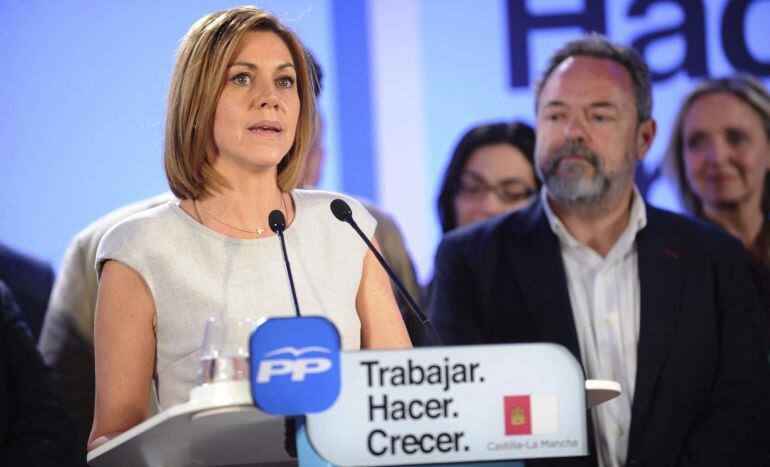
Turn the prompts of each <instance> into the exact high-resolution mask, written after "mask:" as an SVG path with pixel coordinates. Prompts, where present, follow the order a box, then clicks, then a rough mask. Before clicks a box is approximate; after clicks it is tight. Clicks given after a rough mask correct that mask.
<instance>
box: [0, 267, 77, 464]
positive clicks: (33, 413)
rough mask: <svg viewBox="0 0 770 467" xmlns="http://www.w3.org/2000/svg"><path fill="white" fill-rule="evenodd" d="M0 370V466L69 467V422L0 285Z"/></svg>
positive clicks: (71, 435) (71, 451)
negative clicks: (0, 366) (0, 368)
mask: <svg viewBox="0 0 770 467" xmlns="http://www.w3.org/2000/svg"><path fill="white" fill-rule="evenodd" d="M0 365H2V371H0V465H3V466H9V467H11V466H59V465H61V466H67V467H69V466H71V465H73V462H74V459H73V455H74V449H75V437H74V433H73V430H72V421H71V420H70V419H69V417H68V416H67V412H66V411H65V409H64V405H63V404H62V402H61V399H60V398H59V395H58V393H57V391H56V387H55V386H54V384H53V381H52V379H51V376H50V374H49V373H48V369H47V368H46V367H45V364H44V363H43V359H42V358H41V357H40V354H39V353H38V351H37V349H36V348H35V342H34V341H33V339H32V335H31V334H30V332H29V329H27V326H26V325H25V324H24V321H23V320H22V319H21V316H20V313H19V309H18V307H17V305H16V303H15V302H14V300H13V296H12V293H11V291H10V289H9V288H8V287H7V286H6V285H5V283H3V282H2V281H1V280H0Z"/></svg>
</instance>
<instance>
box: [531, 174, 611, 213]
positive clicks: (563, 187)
mask: <svg viewBox="0 0 770 467" xmlns="http://www.w3.org/2000/svg"><path fill="white" fill-rule="evenodd" d="M610 185H611V182H610V180H609V179H608V178H607V176H606V175H605V174H603V173H598V172H597V173H596V174H595V175H594V177H593V178H592V179H585V178H573V177H560V176H559V175H557V174H553V175H550V176H547V178H546V179H545V186H546V187H547V188H548V192H549V193H551V195H552V196H553V197H554V198H556V199H558V200H559V201H562V202H564V203H569V204H579V205H585V206H593V205H596V204H599V203H601V201H602V200H603V199H604V197H605V195H606V193H607V192H608V191H609V189H610Z"/></svg>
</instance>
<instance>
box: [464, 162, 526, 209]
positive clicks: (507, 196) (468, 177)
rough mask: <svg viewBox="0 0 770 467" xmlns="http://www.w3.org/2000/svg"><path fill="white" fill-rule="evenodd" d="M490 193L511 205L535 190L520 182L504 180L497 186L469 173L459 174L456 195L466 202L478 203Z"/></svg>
mask: <svg viewBox="0 0 770 467" xmlns="http://www.w3.org/2000/svg"><path fill="white" fill-rule="evenodd" d="M490 191H491V192H492V193H494V194H495V196H497V198H498V199H499V200H500V201H502V202H503V203H506V204H513V203H516V202H518V201H521V200H524V199H527V198H529V197H531V196H532V195H534V194H535V189H534V188H532V187H530V186H529V185H527V184H526V183H524V182H522V181H521V180H504V181H502V182H500V183H498V184H497V185H494V186H493V185H490V184H489V182H487V181H486V180H484V178H483V177H482V176H481V175H479V174H476V173H474V172H470V171H467V170H466V171H463V173H462V174H460V186H459V189H458V190H457V195H458V196H461V197H463V198H465V199H467V200H472V201H479V200H481V199H483V198H484V197H485V196H486V195H487V193H489V192H490Z"/></svg>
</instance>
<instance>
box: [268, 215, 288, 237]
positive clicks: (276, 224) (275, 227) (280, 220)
mask: <svg viewBox="0 0 770 467" xmlns="http://www.w3.org/2000/svg"><path fill="white" fill-rule="evenodd" d="M267 223H268V225H270V230H272V231H273V232H275V233H278V231H279V230H284V229H285V228H286V218H285V217H284V216H283V213H282V212H281V211H279V210H278V209H274V210H273V211H272V212H271V213H270V215H269V216H268V217H267Z"/></svg>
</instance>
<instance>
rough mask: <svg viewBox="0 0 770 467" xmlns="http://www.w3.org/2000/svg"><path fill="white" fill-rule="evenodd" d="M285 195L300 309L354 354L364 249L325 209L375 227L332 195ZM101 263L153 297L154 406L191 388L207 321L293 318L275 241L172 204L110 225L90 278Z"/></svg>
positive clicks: (370, 230) (367, 228) (175, 400)
mask: <svg viewBox="0 0 770 467" xmlns="http://www.w3.org/2000/svg"><path fill="white" fill-rule="evenodd" d="M291 196H292V198H293V200H294V205H295V207H296V213H295V217H294V220H293V222H292V224H291V225H290V226H289V227H288V228H287V229H286V232H285V238H286V249H287V251H288V256H289V261H290V263H291V269H292V273H293V276H294V283H295V287H296V290H297V296H298V300H299V305H300V310H301V311H302V313H303V315H308V316H309V315H321V316H325V317H326V318H328V319H329V320H331V321H332V322H333V323H334V324H335V325H336V326H337V328H338V329H339V331H340V335H341V338H342V347H343V349H346V350H351V349H358V348H359V347H360V345H361V341H360V330H361V324H360V321H359V319H358V314H357V311H356V303H355V302H356V295H357V292H358V286H359V283H360V281H361V272H362V269H363V259H364V256H365V254H366V252H367V248H366V245H365V244H364V242H363V241H362V240H361V239H360V238H359V237H358V235H357V234H356V233H355V232H354V231H353V229H352V228H351V227H350V226H349V225H347V224H346V223H344V222H341V221H339V220H337V219H336V218H335V217H334V216H333V215H332V213H331V211H330V209H329V203H330V202H331V201H332V200H333V199H335V198H342V199H344V200H345V201H347V203H348V204H349V205H350V206H351V208H352V210H353V218H354V219H355V220H356V222H357V223H358V224H359V226H360V227H361V229H362V230H363V231H364V233H365V234H366V235H367V237H369V238H372V237H373V235H374V230H375V227H376V221H375V220H374V218H373V217H372V216H371V215H369V213H368V212H367V211H366V210H365V209H364V208H363V207H362V206H361V205H360V204H359V203H358V202H357V201H355V200H353V199H352V198H350V197H347V196H343V195H340V194H337V193H331V192H324V191H309V190H294V191H293V192H291ZM107 260H116V261H120V262H121V263H123V264H125V265H127V266H129V267H131V268H132V269H134V270H135V271H136V272H137V273H138V274H139V275H140V276H141V277H142V278H143V279H144V281H145V282H146V283H147V285H148V286H149V289H150V291H151V293H152V297H153V299H154V301H155V308H156V315H157V316H156V327H155V333H156V339H157V344H156V352H155V356H156V361H155V374H154V381H155V384H156V390H157V391H156V392H157V394H158V399H159V405H160V407H161V409H167V408H169V407H171V406H173V405H177V404H180V403H183V402H186V401H187V399H188V394H189V391H190V390H191V389H192V388H193V387H194V386H195V385H196V384H197V382H198V369H199V361H198V360H199V356H200V350H201V345H202V342H203V329H204V324H205V322H206V320H207V319H208V318H209V317H218V318H223V319H225V320H227V322H231V321H232V322H235V321H237V320H239V319H244V318H252V319H254V320H257V319H260V318H262V317H266V316H292V315H293V314H294V305H293V300H292V298H291V291H290V288H289V284H288V280H287V277H286V269H285V267H284V263H283V256H282V253H281V247H280V241H279V239H278V237H277V236H273V237H268V238H264V239H253V240H242V239H235V238H231V237H227V236H225V235H222V234H219V233H217V232H215V231H213V230H211V229H209V228H207V227H205V226H203V225H201V224H200V223H198V222H197V221H196V220H195V219H193V218H192V217H190V216H189V215H188V214H187V213H186V212H184V211H183V210H182V208H181V207H180V206H179V201H178V200H176V201H171V202H169V203H167V204H163V205H161V206H158V207H156V208H153V209H150V210H147V211H144V212H141V213H138V214H136V215H134V216H131V217H129V218H127V219H125V220H124V221H122V222H120V223H119V224H117V225H115V226H114V227H113V228H112V229H110V231H109V232H108V233H107V234H106V235H105V236H104V238H103V239H102V241H101V243H100V244H99V249H98V252H97V256H96V268H97V274H100V273H101V268H102V265H103V264H104V262H105V261H107Z"/></svg>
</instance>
